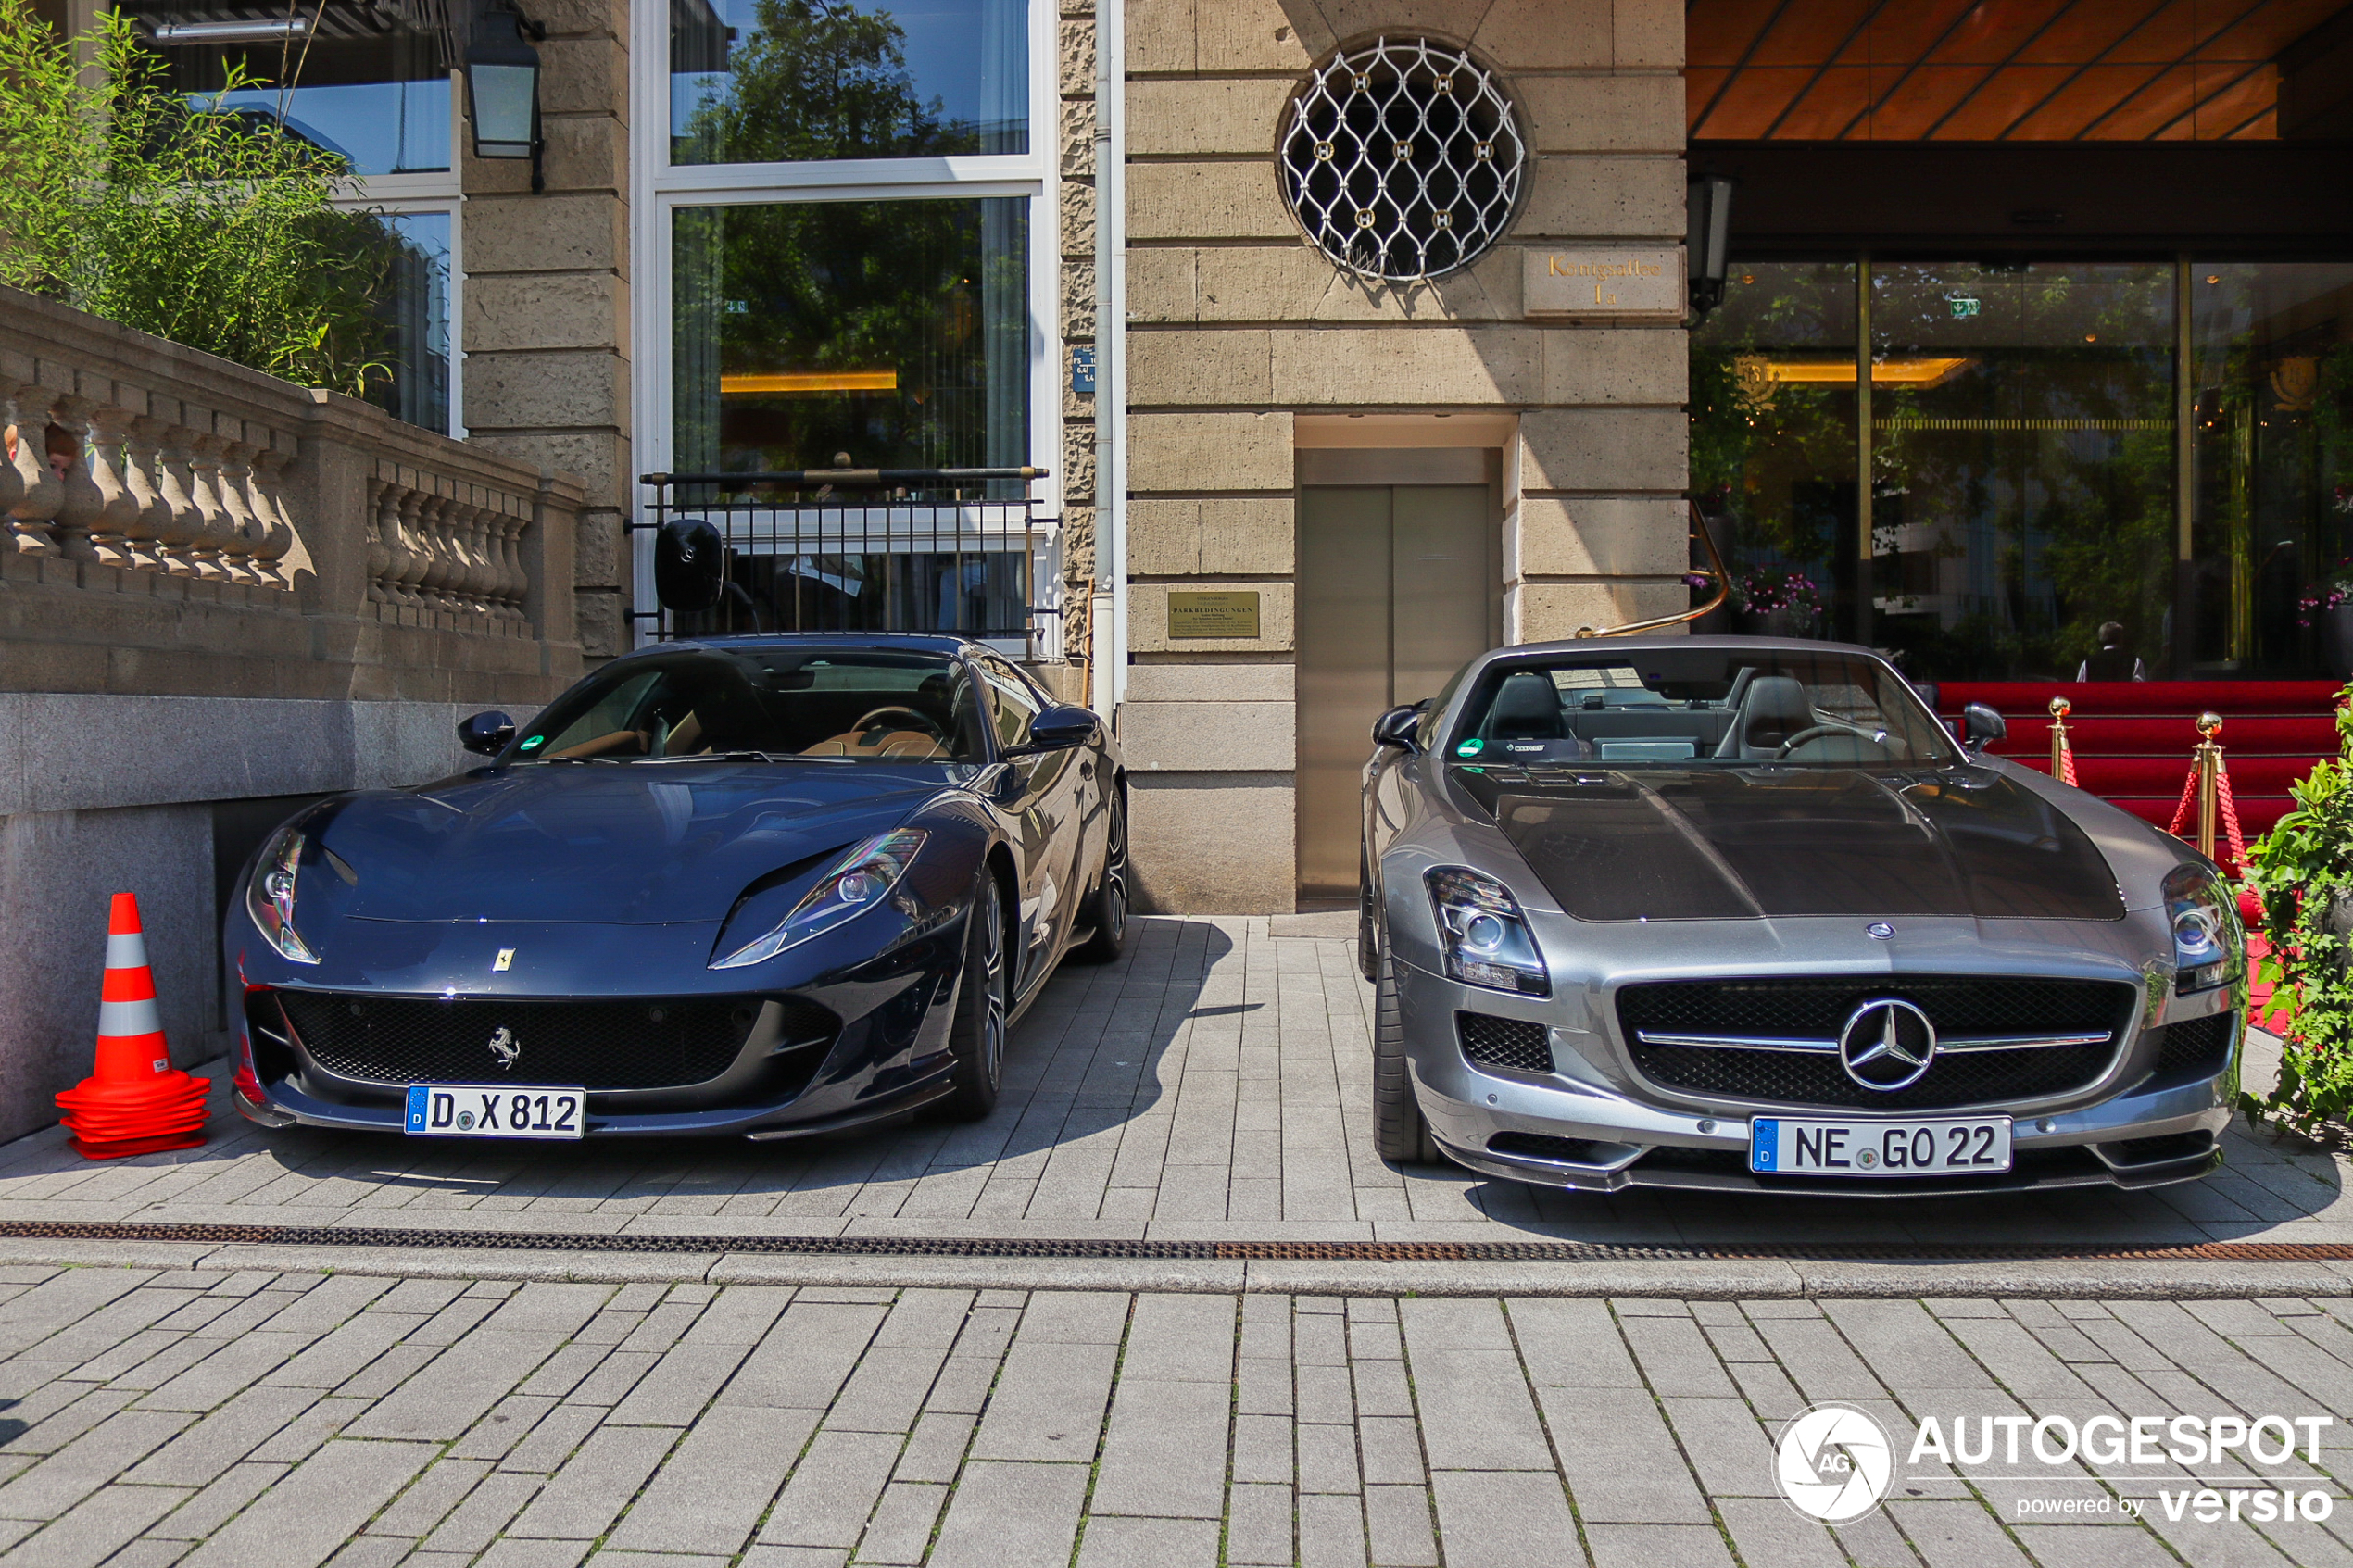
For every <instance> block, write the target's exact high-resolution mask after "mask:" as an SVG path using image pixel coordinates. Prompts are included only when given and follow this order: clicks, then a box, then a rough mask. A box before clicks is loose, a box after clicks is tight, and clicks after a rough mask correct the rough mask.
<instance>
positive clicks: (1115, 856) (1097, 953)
mask: <svg viewBox="0 0 2353 1568" xmlns="http://www.w3.org/2000/svg"><path fill="white" fill-rule="evenodd" d="M1078 918H1079V920H1080V921H1081V922H1083V923H1085V924H1088V925H1091V926H1093V927H1094V928H1095V934H1094V935H1092V936H1089V937H1088V938H1087V940H1086V941H1084V942H1081V943H1080V944H1079V945H1078V946H1077V947H1074V948H1072V949H1071V953H1070V956H1071V957H1072V958H1074V959H1076V960H1078V961H1079V962H1080V963H1109V962H1111V961H1112V960H1114V959H1115V958H1117V957H1119V951H1120V949H1121V948H1122V947H1126V945H1127V795H1126V791H1124V790H1122V789H1119V788H1118V787H1116V786H1114V788H1113V790H1112V792H1111V808H1110V818H1109V821H1108V822H1106V823H1105V824H1104V828H1103V874H1102V876H1101V880H1099V881H1098V882H1097V883H1096V884H1095V891H1094V892H1093V894H1092V895H1090V896H1089V897H1088V900H1087V907H1086V909H1082V910H1080V911H1079V916H1078Z"/></svg>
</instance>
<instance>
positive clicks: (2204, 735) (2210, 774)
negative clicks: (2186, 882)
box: [2190, 713, 2222, 859]
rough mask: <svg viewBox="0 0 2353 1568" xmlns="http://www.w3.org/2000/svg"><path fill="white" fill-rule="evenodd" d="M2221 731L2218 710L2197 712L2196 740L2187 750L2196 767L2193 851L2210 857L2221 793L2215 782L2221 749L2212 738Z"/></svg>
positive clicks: (2219, 764)
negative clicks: (2192, 747) (2194, 845)
mask: <svg viewBox="0 0 2353 1568" xmlns="http://www.w3.org/2000/svg"><path fill="white" fill-rule="evenodd" d="M2221 732H2222V716H2221V714H2220V713H2201V714H2199V715H2198V716H2197V733H2198V736H2199V739H2198V743H2197V746H2196V748H2195V749H2193V750H2192V752H2191V753H2190V755H2191V756H2192V757H2193V758H2194V759H2196V769H2197V852H2198V853H2199V854H2201V855H2204V856H2206V857H2207V858H2208V859H2213V856H2214V828H2215V818H2216V817H2217V815H2218V814H2219V813H2220V811H2221V790H2220V788H2219V787H2218V785H2219V781H2220V780H2221V774H2222V748H2221V746H2218V745H2216V744H2215V740H2214V737H2215V736H2216V735H2218V734H2221Z"/></svg>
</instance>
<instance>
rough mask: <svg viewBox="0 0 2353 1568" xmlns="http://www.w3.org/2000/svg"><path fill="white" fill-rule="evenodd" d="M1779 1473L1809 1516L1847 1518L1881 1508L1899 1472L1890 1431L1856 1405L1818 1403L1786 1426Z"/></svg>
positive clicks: (1829, 1520) (1777, 1457) (1784, 1489)
mask: <svg viewBox="0 0 2353 1568" xmlns="http://www.w3.org/2000/svg"><path fill="white" fill-rule="evenodd" d="M1773 1458H1774V1465H1773V1478H1774V1480H1775V1481H1777V1482H1779V1483H1780V1488H1781V1496H1783V1497H1784V1498H1787V1499H1789V1501H1790V1504H1791V1506H1793V1507H1794V1508H1795V1509H1797V1511H1798V1512H1801V1513H1804V1514H1806V1516H1807V1517H1808V1518H1812V1519H1819V1520H1821V1521H1823V1522H1824V1523H1825V1524H1844V1523H1846V1522H1847V1521H1848V1520H1850V1519H1859V1518H1861V1517H1862V1516H1863V1515H1864V1514H1866V1513H1869V1512H1870V1511H1871V1510H1872V1509H1874V1508H1877V1507H1878V1506H1879V1504H1880V1499H1882V1498H1884V1497H1886V1496H1887V1487H1888V1483H1889V1482H1890V1481H1891V1480H1893V1479H1894V1474H1895V1450H1894V1448H1893V1447H1892V1446H1891V1445H1890V1444H1889V1442H1888V1440H1887V1431H1886V1429H1885V1428H1884V1427H1882V1426H1881V1425H1880V1424H1879V1423H1878V1422H1877V1421H1875V1420H1873V1419H1872V1418H1871V1417H1870V1416H1869V1414H1867V1413H1866V1412H1864V1411H1858V1410H1856V1409H1855V1407H1854V1406H1852V1405H1816V1406H1814V1407H1813V1408H1812V1409H1810V1410H1807V1411H1803V1412H1802V1413H1800V1414H1799V1415H1798V1416H1797V1418H1796V1419H1795V1420H1793V1421H1792V1422H1791V1423H1790V1424H1788V1425H1787V1426H1784V1427H1783V1428H1781V1440H1780V1445H1779V1446H1778V1447H1777V1448H1776V1449H1775V1450H1774V1456H1773Z"/></svg>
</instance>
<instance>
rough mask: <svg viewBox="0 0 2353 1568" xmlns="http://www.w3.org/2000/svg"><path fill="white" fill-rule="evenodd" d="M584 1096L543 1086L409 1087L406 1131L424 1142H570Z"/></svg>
mask: <svg viewBox="0 0 2353 1568" xmlns="http://www.w3.org/2000/svg"><path fill="white" fill-rule="evenodd" d="M586 1106H587V1096H586V1094H585V1092H584V1091H582V1090H579V1089H551V1088H548V1087H547V1085H544V1084H531V1085H514V1084H411V1085H409V1116H408V1131H409V1132H410V1133H412V1134H415V1135H418V1136H420V1137H429V1138H576V1137H578V1136H579V1135H580V1127H581V1123H583V1122H584V1121H585V1120H586V1119H587V1118H586V1115H585V1110H586Z"/></svg>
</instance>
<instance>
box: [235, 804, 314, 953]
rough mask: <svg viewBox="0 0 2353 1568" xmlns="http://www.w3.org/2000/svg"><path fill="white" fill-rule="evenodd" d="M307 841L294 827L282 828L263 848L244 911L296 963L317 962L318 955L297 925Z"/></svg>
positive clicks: (271, 941) (255, 867) (247, 891)
mask: <svg viewBox="0 0 2353 1568" xmlns="http://www.w3.org/2000/svg"><path fill="white" fill-rule="evenodd" d="M306 842H307V841H306V840H305V839H304V837H303V835H302V834H300V833H297V832H296V831H295V830H294V829H293V828H280V829H279V830H278V832H277V834H276V835H275V836H273V837H272V838H271V840H270V842H269V843H268V844H267V845H265V846H264V847H262V851H261V859H260V860H259V861H258V863H257V864H256V865H255V866H254V868H253V880H252V881H251V882H249V883H247V884H245V912H246V913H247V914H249V915H251V916H252V917H253V923H254V924H255V925H257V926H258V927H260V928H261V935H264V936H267V937H268V938H270V945H271V947H275V948H277V949H278V951H279V952H281V953H283V954H284V955H285V956H286V957H287V958H290V959H292V960H294V961H295V962H296V963H317V962H318V961H319V955H318V954H316V953H314V952H312V951H311V950H310V945H309V944H308V942H305V941H304V940H303V939H302V937H301V936H300V935H298V934H296V931H295V923H294V914H295V892H296V883H297V882H299V881H300V879H301V875H302V851H303V846H304V844H305V843H306Z"/></svg>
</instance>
